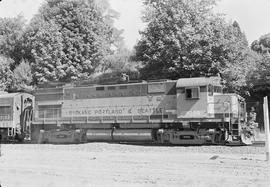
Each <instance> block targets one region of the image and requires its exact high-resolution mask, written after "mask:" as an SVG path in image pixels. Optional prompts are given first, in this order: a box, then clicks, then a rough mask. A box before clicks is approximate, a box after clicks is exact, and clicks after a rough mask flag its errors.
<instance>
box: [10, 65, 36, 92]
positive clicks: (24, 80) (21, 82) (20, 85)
mask: <svg viewBox="0 0 270 187" xmlns="http://www.w3.org/2000/svg"><path fill="white" fill-rule="evenodd" d="M13 75H14V86H13V90H16V91H32V90H33V86H31V83H32V79H33V75H32V70H31V66H30V64H29V62H27V61H25V60H22V61H21V62H20V64H19V65H18V66H17V67H16V68H15V69H14V71H13Z"/></svg>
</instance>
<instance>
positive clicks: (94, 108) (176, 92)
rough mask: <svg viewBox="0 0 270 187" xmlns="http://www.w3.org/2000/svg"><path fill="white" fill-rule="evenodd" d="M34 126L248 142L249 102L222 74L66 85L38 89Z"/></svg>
mask: <svg viewBox="0 0 270 187" xmlns="http://www.w3.org/2000/svg"><path fill="white" fill-rule="evenodd" d="M34 95H35V98H36V101H35V109H36V110H35V116H34V122H33V126H35V127H42V128H43V129H45V130H50V129H55V128H58V127H60V126H61V127H64V128H70V129H82V130H83V131H84V132H85V133H86V137H87V139H88V141H117V142H154V143H160V144H179V145H181V144H225V143H250V139H251V135H250V134H249V133H247V132H246V131H245V130H244V127H245V124H246V113H245V111H246V108H245V107H246V106H245V101H244V99H243V98H242V97H241V96H239V95H237V94H224V93H222V87H221V84H220V78H219V77H199V78H183V79H178V80H161V81H148V82H147V81H142V82H136V83H121V84H108V85H82V84H63V85H57V86H55V87H43V88H39V89H37V90H36V92H35V94H34Z"/></svg>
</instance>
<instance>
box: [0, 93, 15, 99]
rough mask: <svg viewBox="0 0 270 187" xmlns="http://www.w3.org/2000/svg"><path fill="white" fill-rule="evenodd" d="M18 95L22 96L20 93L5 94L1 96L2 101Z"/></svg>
mask: <svg viewBox="0 0 270 187" xmlns="http://www.w3.org/2000/svg"><path fill="white" fill-rule="evenodd" d="M18 94H20V93H4V94H0V99H4V98H11V97H15V96H16V95H18Z"/></svg>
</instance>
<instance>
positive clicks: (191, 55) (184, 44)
mask: <svg viewBox="0 0 270 187" xmlns="http://www.w3.org/2000/svg"><path fill="white" fill-rule="evenodd" d="M144 4H145V6H146V11H145V13H144V22H146V23H147V27H146V29H145V30H144V31H142V32H141V35H142V38H141V40H140V41H139V42H138V44H137V45H136V46H135V50H136V54H135V56H134V59H135V60H136V61H141V62H142V64H143V65H144V66H143V68H142V69H141V70H140V72H141V75H142V78H143V79H150V78H151V79H152V78H170V79H177V78H180V77H190V76H201V75H217V74H221V75H222V73H223V72H226V71H227V70H228V68H232V67H233V66H232V65H233V64H237V63H238V62H240V61H242V60H243V59H245V58H246V55H247V54H246V52H247V50H246V49H247V48H248V43H247V40H246V37H245V35H244V33H242V32H241V29H240V27H239V25H238V23H237V22H234V23H227V22H225V20H224V18H223V17H222V16H220V15H216V14H214V13H213V12H212V8H213V6H214V5H215V1H213V0H170V1H169V0H164V1H160V0H145V1H144Z"/></svg>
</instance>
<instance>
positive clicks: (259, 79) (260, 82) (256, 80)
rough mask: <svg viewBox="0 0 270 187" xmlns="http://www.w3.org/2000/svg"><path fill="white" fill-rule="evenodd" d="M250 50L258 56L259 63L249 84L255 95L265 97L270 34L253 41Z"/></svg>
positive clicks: (268, 83) (269, 75)
mask: <svg viewBox="0 0 270 187" xmlns="http://www.w3.org/2000/svg"><path fill="white" fill-rule="evenodd" d="M251 49H252V50H253V51H255V52H256V53H257V54H258V55H259V56H260V61H259V63H257V65H256V69H255V70H254V71H253V73H252V74H251V75H252V76H251V78H250V80H249V82H250V85H251V86H252V88H253V89H254V94H255V95H256V94H257V95H258V94H259V95H265V93H266V92H268V91H269V90H270V73H269V72H270V33H269V34H266V35H263V36H261V37H260V38H259V40H255V41H253V42H252V44H251Z"/></svg>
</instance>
